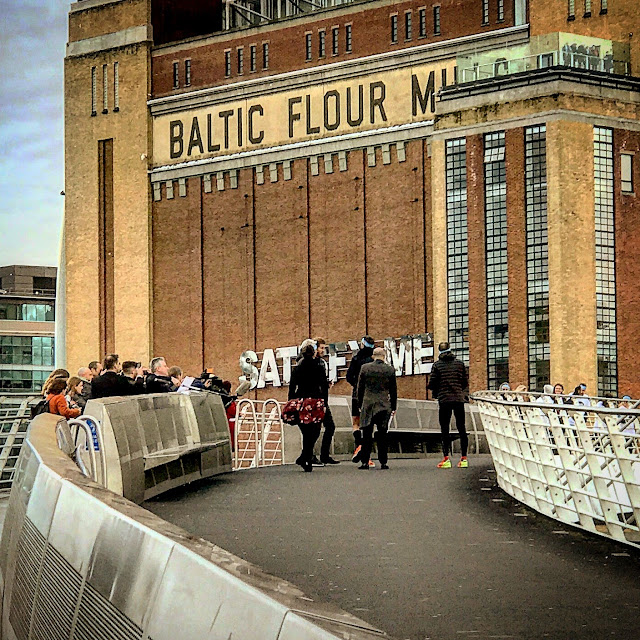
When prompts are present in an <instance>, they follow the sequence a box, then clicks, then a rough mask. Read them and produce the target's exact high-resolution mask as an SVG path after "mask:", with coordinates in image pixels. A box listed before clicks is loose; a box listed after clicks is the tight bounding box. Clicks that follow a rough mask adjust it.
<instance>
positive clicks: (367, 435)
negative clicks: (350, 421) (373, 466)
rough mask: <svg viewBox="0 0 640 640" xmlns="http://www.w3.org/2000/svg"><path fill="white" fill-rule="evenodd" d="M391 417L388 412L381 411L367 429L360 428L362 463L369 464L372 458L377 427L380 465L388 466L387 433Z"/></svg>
mask: <svg viewBox="0 0 640 640" xmlns="http://www.w3.org/2000/svg"><path fill="white" fill-rule="evenodd" d="M390 415H391V414H390V413H389V412H388V411H380V412H379V413H376V415H375V416H373V420H372V421H371V422H370V423H369V424H368V425H367V426H366V427H360V431H362V450H361V451H360V462H362V463H363V464H367V463H368V462H369V458H370V457H371V448H372V447H373V428H374V427H376V440H377V441H378V460H379V461H380V464H387V431H389V416H390Z"/></svg>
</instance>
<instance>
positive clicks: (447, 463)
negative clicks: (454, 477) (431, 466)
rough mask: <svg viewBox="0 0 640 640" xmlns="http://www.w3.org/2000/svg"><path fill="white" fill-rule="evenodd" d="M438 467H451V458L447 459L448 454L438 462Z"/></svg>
mask: <svg viewBox="0 0 640 640" xmlns="http://www.w3.org/2000/svg"><path fill="white" fill-rule="evenodd" d="M438 469H451V460H449V456H445V457H444V458H442V460H440V462H438Z"/></svg>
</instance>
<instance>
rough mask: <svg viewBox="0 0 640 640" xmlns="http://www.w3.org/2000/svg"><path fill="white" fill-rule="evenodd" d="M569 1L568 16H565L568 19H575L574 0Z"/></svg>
mask: <svg viewBox="0 0 640 640" xmlns="http://www.w3.org/2000/svg"><path fill="white" fill-rule="evenodd" d="M568 2H569V6H568V9H567V11H568V16H567V18H568V19H569V20H575V19H576V0H568Z"/></svg>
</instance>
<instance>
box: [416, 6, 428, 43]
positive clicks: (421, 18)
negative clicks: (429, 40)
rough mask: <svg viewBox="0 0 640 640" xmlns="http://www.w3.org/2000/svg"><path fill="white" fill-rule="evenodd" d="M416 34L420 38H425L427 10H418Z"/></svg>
mask: <svg viewBox="0 0 640 640" xmlns="http://www.w3.org/2000/svg"><path fill="white" fill-rule="evenodd" d="M418 33H419V35H420V37H421V38H426V37H427V10H426V9H425V8H424V7H423V8H422V9H419V10H418Z"/></svg>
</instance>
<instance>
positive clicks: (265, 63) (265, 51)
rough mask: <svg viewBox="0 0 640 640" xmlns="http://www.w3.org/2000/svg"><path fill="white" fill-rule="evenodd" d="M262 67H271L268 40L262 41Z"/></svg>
mask: <svg viewBox="0 0 640 640" xmlns="http://www.w3.org/2000/svg"><path fill="white" fill-rule="evenodd" d="M262 68H263V69H268V68H269V43H268V42H263V43H262Z"/></svg>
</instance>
